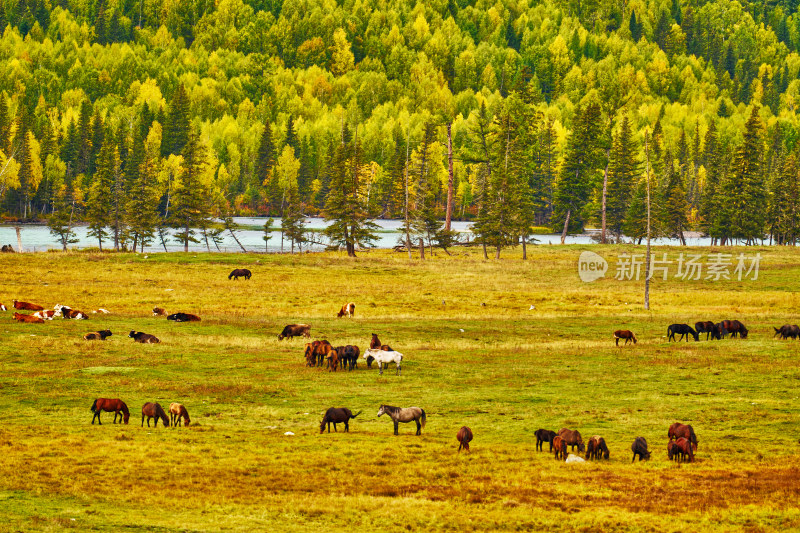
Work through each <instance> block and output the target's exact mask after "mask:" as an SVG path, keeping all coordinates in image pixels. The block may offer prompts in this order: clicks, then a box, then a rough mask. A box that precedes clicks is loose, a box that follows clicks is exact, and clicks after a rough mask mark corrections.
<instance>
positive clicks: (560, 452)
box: [553, 435, 567, 461]
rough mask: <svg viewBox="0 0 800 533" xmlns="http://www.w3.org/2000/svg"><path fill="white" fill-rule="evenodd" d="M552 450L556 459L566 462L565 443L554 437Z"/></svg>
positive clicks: (558, 437)
mask: <svg viewBox="0 0 800 533" xmlns="http://www.w3.org/2000/svg"><path fill="white" fill-rule="evenodd" d="M553 449H554V450H555V454H556V459H564V460H565V461H566V460H567V441H565V440H564V439H562V438H561V437H560V436H558V435H556V436H555V437H554V438H553Z"/></svg>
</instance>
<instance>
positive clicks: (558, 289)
mask: <svg viewBox="0 0 800 533" xmlns="http://www.w3.org/2000/svg"><path fill="white" fill-rule="evenodd" d="M581 250H582V248H581V247H571V246H565V247H552V246H539V247H534V249H533V250H529V260H528V261H522V260H521V257H520V255H519V253H518V252H513V251H508V252H506V253H504V255H503V259H501V260H500V261H494V260H491V261H484V260H483V259H482V258H481V256H480V254H479V253H478V251H477V250H470V251H467V252H463V251H462V250H459V253H458V254H456V255H454V256H452V257H448V256H445V255H443V254H437V255H436V256H435V257H434V258H432V259H430V258H429V260H427V261H424V262H421V261H418V260H414V261H409V260H408V258H407V256H406V255H404V254H397V253H392V252H389V251H380V252H370V253H363V254H361V255H360V257H358V258H356V259H355V260H353V259H348V258H346V257H344V256H343V255H340V254H327V253H326V254H303V255H295V256H290V255H282V256H279V255H270V256H266V255H238V254H231V255H219V254H152V255H150V256H145V255H137V254H94V253H66V254H64V253H48V254H36V255H33V254H3V255H2V256H0V272H2V278H0V279H2V285H1V286H0V302H2V303H4V304H6V305H7V306H8V307H9V308H10V307H11V300H12V299H15V298H16V299H19V300H25V301H30V302H36V303H40V304H42V305H45V306H46V307H47V308H52V307H53V306H54V305H55V304H67V305H71V306H72V307H73V308H76V309H80V310H83V311H91V310H93V309H97V308H100V307H102V308H105V309H108V310H110V311H111V313H112V314H110V315H105V316H101V315H92V316H91V317H90V319H89V320H87V321H72V320H63V319H56V320H53V321H52V322H47V323H45V324H19V323H16V322H15V321H13V320H12V319H11V315H12V311H11V310H10V309H9V311H7V312H0V333H2V335H0V369H2V371H0V457H2V459H0V515H2V519H0V530H2V531H55V530H61V529H70V528H71V529H74V530H77V531H123V530H124V531H319V530H321V529H323V528H326V529H333V530H343V529H348V530H351V531H438V530H445V531H447V530H453V531H456V530H457V531H471V530H475V531H478V530H524V531H526V530H557V531H565V530H570V531H573V530H578V531H589V530H592V531H743V530H744V531H779V530H780V531H786V530H798V529H800V506H799V505H798V495H799V494H800V455H799V454H798V451H799V450H800V444H798V439H800V428H799V427H798V421H800V417H799V415H800V407H799V406H798V396H800V370H799V369H798V364H797V362H798V358H800V341H796V340H795V341H791V340H784V341H782V340H779V339H776V338H773V333H774V332H773V329H772V327H773V326H780V325H782V324H786V323H789V324H796V323H798V322H800V317H798V312H797V310H798V309H799V308H800V296H799V295H798V293H797V292H796V290H797V288H798V281H797V280H798V278H800V254H798V253H797V252H796V251H795V250H792V249H779V248H758V249H746V250H744V252H745V253H746V254H747V255H748V257H749V256H753V255H754V254H755V253H760V254H761V257H762V260H761V265H760V271H759V276H758V279H757V280H743V281H737V280H735V279H734V280H730V281H729V280H721V281H717V282H713V281H711V280H703V279H701V280H697V281H682V280H679V279H674V278H672V279H669V280H668V281H663V280H661V279H658V280H654V281H653V282H652V294H651V302H652V309H651V311H645V310H644V308H643V306H642V300H643V295H642V293H643V285H644V283H643V281H638V282H637V281H619V280H615V279H613V271H611V272H609V274H608V275H607V276H606V277H605V278H604V279H601V280H599V281H596V282H594V283H583V282H581V281H580V280H579V278H578V275H577V261H578V256H579V254H580V252H581ZM592 250H594V251H597V252H598V253H600V254H601V255H604V256H606V257H616V256H618V255H619V254H620V253H621V252H623V251H628V252H631V251H637V252H641V251H642V250H641V249H640V248H636V249H635V248H633V247H607V248H605V247H599V246H595V247H592ZM658 251H659V253H663V252H668V253H669V254H670V255H671V256H673V257H677V256H678V254H679V253H681V252H682V251H683V252H685V250H680V249H677V248H674V249H661V248H659V249H658ZM709 251H710V250H706V249H703V250H695V251H694V252H695V253H702V254H707V253H709ZM714 251H715V252H716V251H719V250H716V249H715V250H714ZM722 251H727V252H730V253H733V254H738V253H739V252H740V251H742V250H739V249H728V250H722ZM236 267H246V268H249V269H250V270H252V272H253V277H252V279H251V280H250V281H244V280H239V281H228V279H227V275H228V273H229V272H230V270H232V269H233V268H236ZM347 301H353V302H355V303H356V316H355V318H354V319H337V318H336V312H337V311H338V309H339V307H340V306H341V305H342V304H343V303H345V302H347ZM156 305H158V306H161V307H164V308H166V309H167V311H168V312H177V311H183V312H188V313H195V314H198V315H200V316H202V318H203V320H202V321H201V322H197V323H177V324H176V323H173V322H167V321H166V320H165V319H164V318H163V317H161V318H158V317H153V316H151V312H150V311H151V309H152V308H153V307H154V306H156ZM531 306H535V309H531ZM723 319H739V320H741V321H742V322H744V323H745V324H746V325H747V327H748V328H750V335H749V338H748V339H744V340H743V339H725V340H723V341H714V342H709V341H706V340H705V337H704V336H703V338H702V340H701V341H700V342H688V343H687V342H683V343H680V344H678V343H669V342H667V339H666V329H667V326H668V325H669V324H671V323H690V324H694V322H696V321H698V320H713V321H720V320H723ZM289 323H309V324H311V325H312V338H326V339H328V340H330V341H331V342H332V343H333V344H334V345H339V344H357V345H359V346H360V347H361V348H362V350H363V349H364V348H366V347H367V346H368V344H369V339H370V334H371V333H373V332H374V333H377V334H378V335H379V336H380V338H381V340H382V341H383V342H384V343H387V344H390V345H392V346H393V347H394V348H395V349H397V350H399V351H401V352H402V353H404V354H405V356H406V359H405V361H404V365H403V372H402V375H401V376H396V375H395V371H394V368H393V367H392V368H390V369H389V370H388V371H385V372H384V374H383V376H379V375H378V372H377V370H376V369H372V370H367V369H366V366H365V365H364V364H363V363H361V364H360V365H359V366H360V367H359V369H357V370H356V371H354V372H342V371H338V372H336V373H332V372H327V371H325V370H323V369H320V368H308V367H306V366H305V365H304V360H303V354H302V352H303V343H304V341H301V340H299V339H295V340H291V341H287V340H284V341H278V339H277V334H278V333H279V332H280V331H281V329H282V327H283V326H284V325H285V324H289ZM99 329H110V330H111V331H112V332H113V336H112V337H110V338H109V339H108V340H107V341H105V342H99V341H95V342H87V341H84V340H83V339H82V336H83V334H84V333H87V332H89V331H96V330H99ZM615 329H631V330H633V331H634V332H636V334H637V336H638V338H639V342H638V344H636V345H628V346H624V347H615V346H614V342H613V339H612V332H613V331H614V330H615ZM130 330H137V331H144V332H147V333H151V334H154V335H156V336H158V337H159V338H161V340H162V343H161V344H158V345H142V344H136V343H134V342H133V340H132V339H130V338H128V336H127V335H128V332H129V331H130ZM97 397H110V398H121V399H123V400H124V401H125V402H126V403H127V404H128V406H129V408H130V410H131V418H130V423H129V424H128V425H119V424H117V425H115V424H112V423H111V421H112V418H113V414H109V413H104V414H103V415H102V421H103V424H102V425H92V424H91V419H92V413H91V412H90V409H89V408H90V406H91V404H92V401H93V400H94V399H95V398H97ZM148 401H157V402H159V403H161V405H162V406H164V407H165V408H166V407H167V406H168V404H169V403H170V402H175V401H177V402H181V403H183V404H184V405H186V407H187V408H188V410H189V413H190V415H191V419H192V424H191V425H190V426H189V427H183V428H181V427H179V428H171V427H170V428H162V427H161V424H159V427H158V428H152V427H150V428H148V427H147V426H146V425H145V427H144V428H143V427H141V425H140V424H141V406H142V404H144V403H145V402H148ZM383 403H386V404H391V405H399V406H411V405H416V406H420V407H422V408H423V409H425V410H426V413H427V417H428V418H427V425H426V427H425V428H424V429H423V431H422V435H421V436H415V435H414V425H413V424H409V425H401V427H400V435H399V436H393V435H392V423H391V421H390V420H388V419H387V418H386V417H381V418H377V417H376V412H377V409H378V407H379V406H380V405H381V404H383ZM333 406H335V407H349V408H350V409H352V410H353V411H354V412H357V411H363V412H362V413H361V414H360V415H359V416H358V417H357V418H356V419H355V420H353V421H351V424H350V429H351V431H350V433H344V432H342V431H341V429H342V427H341V426H340V428H339V429H340V431H339V432H336V433H334V432H331V433H330V434H328V433H325V434H320V433H319V422H320V420H321V418H322V414H323V413H324V411H325V410H326V409H327V408H328V407H333ZM675 421H682V422H686V423H690V424H692V425H693V426H694V428H695V430H696V432H697V435H698V438H699V447H698V452H697V456H696V457H697V461H696V462H695V463H691V464H689V463H686V464H676V463H673V462H670V461H669V460H668V459H667V454H666V444H667V428H668V427H669V425H670V424H671V423H672V422H675ZM462 425H468V426H470V427H471V428H472V430H473V433H474V434H475V440H474V441H473V442H472V444H471V447H472V453H471V454H469V455H467V454H465V453H461V454H458V453H456V450H457V447H458V443H457V442H456V439H455V435H456V432H457V431H458V428H459V427H461V426H462ZM561 427H569V428H573V429H578V430H580V431H581V433H582V434H583V436H584V439H588V437H589V436H591V435H594V434H599V435H602V436H603V437H604V438H605V439H606V441H607V442H608V445H609V448H610V450H611V458H610V460H609V461H600V462H592V463H585V464H565V463H563V462H559V461H556V460H555V459H554V458H553V455H551V454H549V453H547V451H546V450H547V447H546V446H545V452H537V451H536V450H535V440H534V437H533V433H534V431H535V430H536V429H538V428H546V429H553V430H558V429H559V428H561ZM286 432H291V433H294V435H285V433H286ZM636 436H643V437H645V438H646V439H647V441H648V443H649V445H650V450H651V451H652V459H651V460H650V461H648V462H642V463H639V462H636V463H633V464H631V452H630V445H631V442H632V441H633V439H634V438H635V437H636Z"/></svg>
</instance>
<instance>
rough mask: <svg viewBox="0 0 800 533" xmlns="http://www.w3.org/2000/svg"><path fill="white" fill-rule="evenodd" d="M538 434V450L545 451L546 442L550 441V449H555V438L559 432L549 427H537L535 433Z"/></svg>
mask: <svg viewBox="0 0 800 533" xmlns="http://www.w3.org/2000/svg"><path fill="white" fill-rule="evenodd" d="M534 435H536V451H537V452H543V451H544V443H545V442H549V443H550V450H549V451H551V452H552V451H553V439H554V438H555V437H556V435H557V433H556V432H555V431H550V430H547V429H537V430H536V432H535V433H534Z"/></svg>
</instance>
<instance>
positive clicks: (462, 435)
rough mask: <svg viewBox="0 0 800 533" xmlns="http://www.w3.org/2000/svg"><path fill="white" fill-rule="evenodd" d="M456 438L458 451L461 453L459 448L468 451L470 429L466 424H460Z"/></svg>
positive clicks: (470, 439) (470, 436) (470, 435)
mask: <svg viewBox="0 0 800 533" xmlns="http://www.w3.org/2000/svg"><path fill="white" fill-rule="evenodd" d="M456 440H458V453H461V448H464V449H465V450H467V453H469V443H470V441H472V430H471V429H469V428H468V427H467V426H461V429H459V430H458V433H457V434H456Z"/></svg>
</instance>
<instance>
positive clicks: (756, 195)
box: [725, 106, 767, 244]
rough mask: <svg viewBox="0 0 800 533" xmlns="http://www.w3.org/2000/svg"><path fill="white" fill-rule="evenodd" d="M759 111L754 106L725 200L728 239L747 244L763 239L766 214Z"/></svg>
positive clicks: (746, 125)
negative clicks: (728, 230)
mask: <svg viewBox="0 0 800 533" xmlns="http://www.w3.org/2000/svg"><path fill="white" fill-rule="evenodd" d="M758 111H759V109H758V106H753V109H752V111H751V112H750V118H748V119H747V123H746V124H745V130H744V138H743V142H742V145H741V147H740V148H739V150H737V152H736V157H735V160H734V165H733V171H732V172H731V174H730V178H729V182H728V183H727V186H726V189H725V191H726V192H725V195H726V198H725V201H726V203H727V204H728V206H727V209H728V210H729V212H730V213H731V217H730V220H731V237H733V238H735V239H742V240H744V241H745V242H747V243H748V244H753V243H754V241H755V239H761V238H763V237H764V226H765V222H766V212H767V195H766V183H765V179H764V175H763V173H762V171H761V170H762V167H763V161H762V160H763V156H764V146H763V133H764V125H763V124H762V122H761V118H759V116H758Z"/></svg>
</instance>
